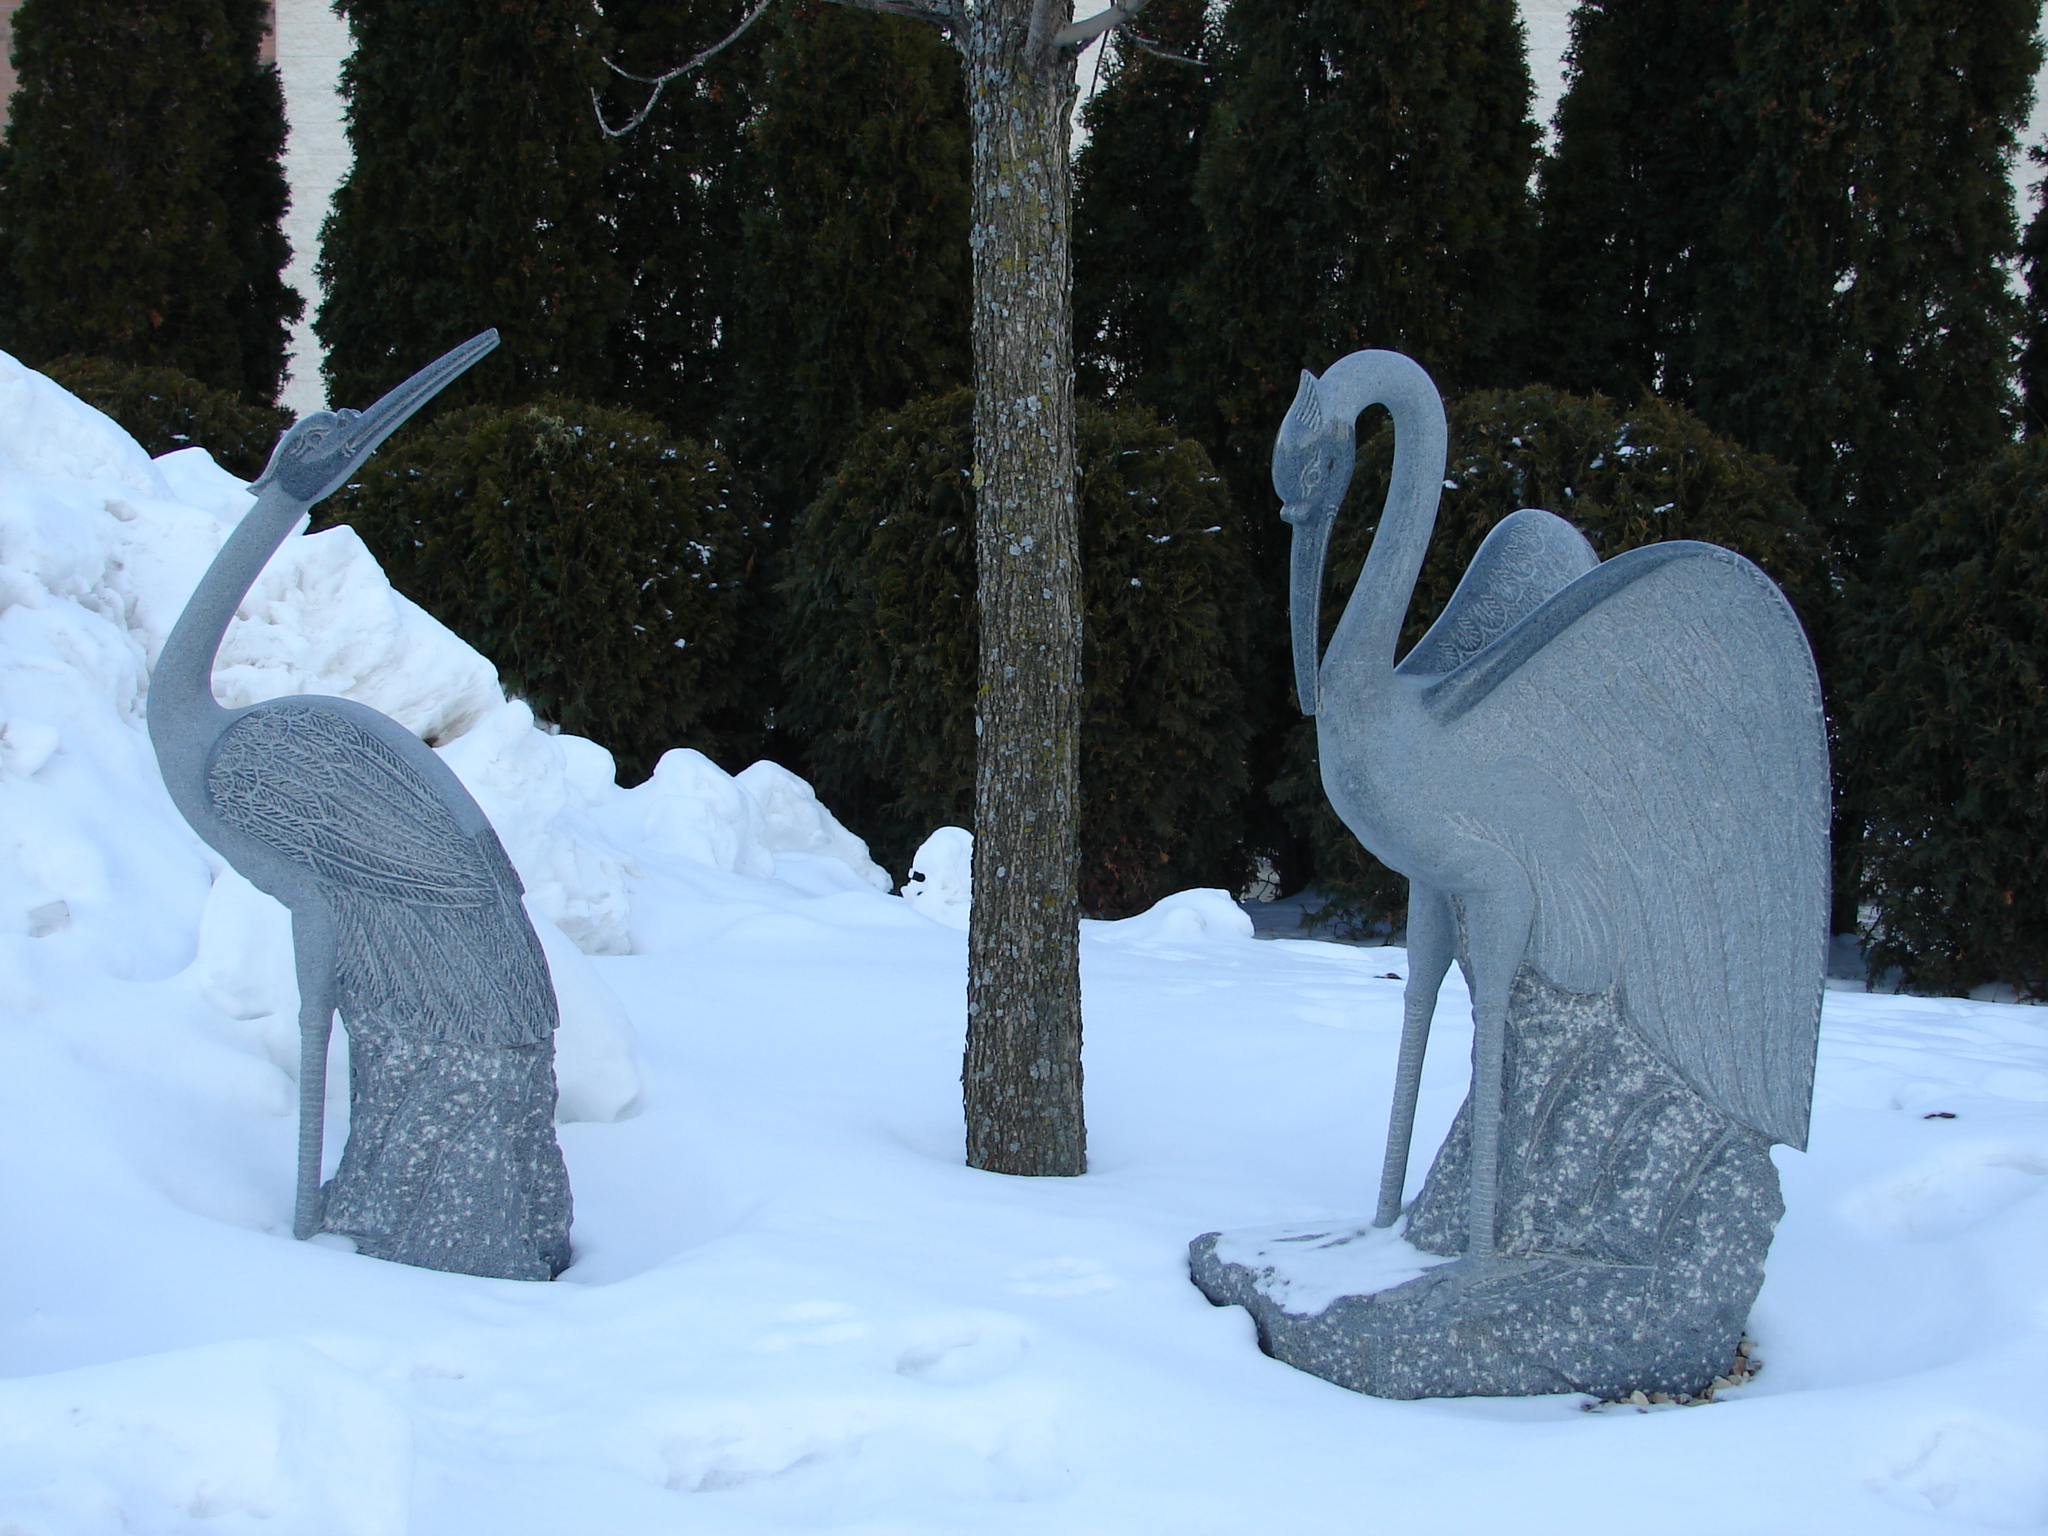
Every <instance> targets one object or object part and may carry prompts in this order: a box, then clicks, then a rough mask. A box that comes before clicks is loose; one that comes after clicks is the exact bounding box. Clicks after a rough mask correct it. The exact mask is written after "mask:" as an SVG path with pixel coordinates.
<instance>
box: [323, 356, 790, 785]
mask: <svg viewBox="0 0 2048 1536" xmlns="http://www.w3.org/2000/svg"><path fill="white" fill-rule="evenodd" d="M735 503H736V495H735V492H734V488H733V478H732V474H731V472H730V470H728V468H727V467H726V465H725V463H724V461H723V460H722V459H720V458H719V456H718V455H717V454H716V453H714V452H713V451H711V450H710V449H708V448H704V447H701V446H699V445H698V444H696V443H692V442H688V441H685V440H677V439H674V438H671V437H670V436H669V435H668V434H667V432H666V431H665V430H664V429H663V428H662V427H661V426H660V424H659V423H657V422H655V421H653V420H652V419H650V418H649V417H646V416H641V415H637V414H635V413H633V412H630V411H618V410H610V409H607V408H605V407H602V406H595V405H589V404H586V403H584V402H581V401H575V400H564V399H560V398H554V397H543V398H542V399H540V400H537V401H534V402H532V403H531V404H528V405H522V406H517V407H512V408H506V407H502V406H491V405H484V406H472V407H470V408H469V409H467V410H461V411H453V412H450V413H449V414H447V415H445V416H441V417H438V418H437V419H435V420H434V421H433V422H431V423H429V424H428V425H426V426H424V427H421V428H419V429H418V430H416V431H411V432H404V433H401V434H399V435H398V436H397V437H395V438H393V439H392V440H391V441H390V442H388V443H386V444H385V445H384V447H383V448H382V449H381V450H380V451H379V452H378V453H377V455H376V456H375V457H374V458H372V459H371V460H370V461H369V463H368V464H367V465H366V466H365V467H364V469H363V471H362V473H361V474H360V475H358V476H357V478H356V479H355V480H354V481H352V482H351V483H350V484H349V485H347V486H346V487H344V488H343V489H342V490H341V491H340V492H338V493H337V494H336V495H335V496H334V497H333V498H332V499H331V500H330V501H329V502H328V503H326V505H325V506H324V507H323V509H322V512H323V522H324V524H333V523H348V524H350V525H351V526H353V527H354V528H355V529H356V531H357V532H358V533H360V534H361V535H362V538H363V542H364V543H366V544H367V545H369V547H370V549H371V551H372V552H373V553H375V555H376V556H377V558H378V559H379V560H380V561H381V562H382V563H383V566H384V569H385V571H386V573H387V574H388V575H389V576H390V577H391V581H392V584H393V585H394V586H396V587H397V588H398V589H399V590H400V591H401V592H403V593H405V594H406V596H408V597H410V598H411V599H412V600H413V601H414V602H417V603H418V604H419V605H420V606H421V607H423V608H425V609H426V610H427V611H428V612H429V613H431V614H433V615H434V616H435V617H436V618H437V619H439V620H440V621H441V622H442V623H444V624H446V625H447V626H448V627H449V628H450V629H452V630H454V631H455V632H456V633H457V634H458V635H460V636H462V638H463V639H465V640H467V641H468V642H469V643H470V644H471V645H473V646H475V647H476V648H477V649H478V650H480V651H482V652H483V653H484V655H486V656H488V657H490V658H491V660H492V661H493V662H495V663H496V664H497V666H498V671H499V675H500V676H501V677H502V678H503V679H504V681H505V686H506V687H507V688H508V689H510V690H512V691H513V692H514V693H517V694H519V695H520V696H522V697H524V698H525V699H526V701H527V702H528V703H529V704H531V705H532V706H533V709H534V712H535V713H536V714H537V715H539V716H541V717H542V718H543V719H546V720H548V721H550V722H552V723H553V724H555V725H558V726H560V727H561V728H562V729H563V730H566V731H570V732H573V733H575V734H576V735H579V736H588V737H590V738H591V739H592V740H594V741H597V742H600V743H602V744H603V745H604V746H606V747H608V748H609V749H610V750H611V751H612V753H613V754H614V756H616V757H617V758H618V760H619V767H620V773H621V777H622V778H625V779H638V778H642V777H644V776H645V775H646V774H647V773H649V772H650V771H652V769H653V767H654V763H655V761H656V760H657V759H658V758H659V757H660V756H661V754H662V753H663V752H664V751H666V750H668V749H669V748H670V747H681V746H694V747H698V748H701V749H705V750H711V749H713V748H715V747H716V746H717V744H718V728H719V723H720V716H721V712H729V711H730V710H731V709H732V708H733V707H735V706H736V705H737V704H738V703H739V702H740V699H741V693H742V690H741V688H740V686H739V683H738V680H737V678H736V676H735V666H734V660H735V658H734V652H735V649H736V643H737V639H738V634H739V613H740V605H741V599H742V588H743V584H744V582H745V580H746V577H747V574H748V573H749V571H750V570H751V568H752V563H753V547H752V543H753V541H752V538H751V534H750V530H749V528H748V525H747V523H746V521H745V519H744V518H743V517H742V515H741V513H740V511H739V510H738V508H737V506H736V504H735Z"/></svg>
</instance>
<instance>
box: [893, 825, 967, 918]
mask: <svg viewBox="0 0 2048 1536" xmlns="http://www.w3.org/2000/svg"><path fill="white" fill-rule="evenodd" d="M902 895H903V899H904V900H905V901H907V902H909V903H910V905H911V908H912V910H914V911H917V912H922V913H923V914H924V915H925V916H926V917H928V918H930V919H931V920H932V921H933V922H935V923H944V924H945V925H946V926H947V927H948V928H959V929H963V930H964V929H965V928H966V927H967V923H968V919H969V918H970V916H972V914H973V911H974V834H973V833H972V832H969V831H968V830H967V829H966V828H964V827H941V828H939V829H938V831H936V832H934V833H933V834H932V835H931V836H930V837H928V838H926V839H925V840H924V841H923V842H922V843H920V844H918V847H917V852H916V853H914V854H912V855H911V859H910V878H909V879H908V880H906V881H904V882H903V891H902Z"/></svg>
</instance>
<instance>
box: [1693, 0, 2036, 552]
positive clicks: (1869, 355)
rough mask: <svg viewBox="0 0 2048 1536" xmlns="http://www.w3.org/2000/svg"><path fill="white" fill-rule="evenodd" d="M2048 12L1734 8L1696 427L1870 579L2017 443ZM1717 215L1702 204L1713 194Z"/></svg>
mask: <svg viewBox="0 0 2048 1536" xmlns="http://www.w3.org/2000/svg"><path fill="white" fill-rule="evenodd" d="M2040 12H2041V7H2040V3H2039V0H1972V3H1971V4H1968V5H1956V4H1954V3H1952V0H1740V3H1738V4H1735V5H1733V6H1732V7H1730V14H1731V25H1732V27H1733V30H1734V53H1733V72H1732V74H1731V75H1730V76H1729V85H1728V87H1727V89H1726V90H1725V91H1723V92H1721V93H1720V94H1719V95H1718V96H1717V98H1716V100H1715V109H1716V110H1717V111H1720V112H1722V113H1724V114H1725V115H1726V116H1727V117H1728V118H1729V119H1730V120H1731V121H1732V123H1733V124H1734V127H1735V133H1736V154H1737V157H1738V161H1739V166H1740V169H1739V173H1738V174H1737V176H1736V177H1735V179H1734V181H1733V182H1732V183H1730V184H1729V186H1728V187H1727V188H1726V189H1725V192H1724V193H1723V195H1722V198H1721V208H1720V219H1719V229H1718V232H1717V235H1716V238H1715V241H1714V247H1713V250H1712V252H1711V254H1710V255H1709V257H1708V259H1707V263H1706V270H1704V271H1703V272H1701V273H1700V274H1699V275H1698V278H1697V280H1696V282H1695V285H1694V289H1693V292H1694V294H1695V295H1696V298H1697V307H1696V315H1695V345H1694V348H1693V359H1692V391H1691V394H1690V395H1689V396H1688V397H1687V403H1688V404H1689V405H1691V407H1692V408H1693V409H1694V410H1696V411H1698V412H1699V415H1700V417H1701V419H1702V420H1704V421H1706V422H1709V423H1710V424H1712V425H1713V427H1714V428H1715V429H1716V430H1717V431H1720V432H1725V433H1727V434H1728V435H1729V436H1730V437H1733V438H1735V439H1736V440H1737V441H1738V442H1741V443H1744V444H1747V445H1748V446H1749V447H1752V448H1755V449H1757V450H1759V451H1761V452H1764V453H1768V454H1770V455H1772V456H1773V457H1774V458H1777V459H1779V460H1780V461H1782V462H1783V463H1785V464H1786V465H1787V466H1789V467H1790V468H1791V470H1792V472H1793V477H1794V478H1793V488H1794V490H1795V492H1796V493H1797V494H1798V495H1799V497H1800V499H1801V500H1802V501H1803V502H1804V503H1805V504H1806V506H1807V507H1808V508H1809V509H1811V511H1812V512H1813V515H1814V516H1815V517H1816V518H1817V519H1818V520H1819V521H1820V522H1821V524H1822V525H1823V526H1824V527H1826V528H1827V530H1828V534H1829V538H1830V540H1831V542H1832V544H1833V548H1834V551H1835V554H1836V557H1837V558H1838V559H1839V560H1841V561H1842V563H1843V565H1844V568H1845V570H1847V571H1849V572H1851V573H1855V572H1856V571H1857V570H1858V567H1859V566H1860V565H1862V564H1863V563H1864V562H1865V561H1867V560H1870V559H1874V558H1875V557H1876V553H1877V551H1878V549H1879V547H1880V546H1881V544H1882V542H1883V539H1884V536H1885V533H1886V530H1888V529H1889V528H1890V527H1891V526H1892V525H1893V524H1894V523H1896V522H1898V521H1899V520H1900V519H1902V518H1904V517H1906V516H1907V515H1909V514H1910V513H1911V512H1912V510H1913V509H1914V508H1915V507H1917V506H1918V505H1920V503H1921V502H1923V501H1925V500H1926V499H1927V498H1928V497H1930V496H1932V495H1934V494H1935V493H1936V492H1938V491H1941V490H1944V489H1946V488H1947V487H1948V486H1949V485H1950V484H1952V483H1953V479H1954V477H1955V476H1956V475H1958V474H1962V475H1967V473H1968V472H1969V467H1970V466H1972V465H1975V464H1979V463H1981V462H1983V460H1984V459H1985V458H1986V457H1987V456H1989V455H1990V454H1992V453H1995V452H1996V451H1997V450H1998V449H1999V448H2000V447H2002V446H2003V445H2004V444H2005V443H2006V442H2007V441H2009V439H2010V436H2011V422H2010V416H2009V413H2010V408H2011V405H2012V400H2011V379H2012V373H2013V365H2014V362H2015V358H2014V355H2013V354H2014V350H2015V349H2014V338H2015V336H2016V335H2017V333H2018V332H2019V330H2020V325H2021V315H2020V304H2019V301H2018V298H2017V296H2016V295H2014V293H2013V292H2012V288H2011V283H2010V278H2009V271H2008V268H2009V264H2010V263H2011V261H2012V259H2013V258H2014V257H2015V256H2016V255H2017V254H2018V246H2019V230H2018V228H2017V227H2016V223H2015V219H2014V213H2013V189H2012V179H2011V164H2012V158H2013V152H2014V150H2015V148H2016V147H2017V144H2018V139H2019V135H2020V133H2021V131H2022V130H2023V128H2024V125H2025V122H2026V111H2027V102H2028V100H2029V98H2030V95H2031V93H2032V90H2033V81H2034V76H2035V73H2036V71H2037V70H2038V69H2039V67H2040V63H2041V50H2040V46H2039V43H2038V42H2037V40H2036V35H2035V32H2036V27H2037V25H2038V23H2039V21H2040ZM1701 190H1702V191H1705V190H1708V189H1701Z"/></svg>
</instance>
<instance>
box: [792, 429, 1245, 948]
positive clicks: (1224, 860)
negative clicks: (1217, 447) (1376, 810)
mask: <svg viewBox="0 0 2048 1536" xmlns="http://www.w3.org/2000/svg"><path fill="white" fill-rule="evenodd" d="M972 418H973V395H972V392H971V391H968V390H959V391H956V392H954V393H951V394H947V395H941V396H938V397H936V398H934V399H930V400H923V401H919V402H917V403H915V404H913V405H911V406H910V407H909V408H907V409H905V410H903V411H901V412H899V413H897V414H896V415H893V416H890V417H886V418H883V419H881V420H879V421H877V422H875V423H874V424H873V425H872V426H871V427H870V428H869V429H868V430H867V431H866V432H864V433H862V434H861V436H860V437H858V438H857V439H855V441H854V442H853V444H852V446H851V447H850V448H849V449H848V451H847V454H846V457H845V458H844V459H843V460H842V461H841V463H840V466H839V470H838V473H837V474H836V475H835V476H834V478H833V479H832V481H831V482H830V484H828V485H827V487H826V489H825V494H824V495H822V496H821V497H819V498H818V500H817V501H816V502H814V503H813V504H812V505H811V507H810V508H809V509H808V510H807V511H806V512H805V513H804V515H803V517H802V519H801V520H800V521H799V523H798V526H797V530H796V537H795V541H794V544H793V546H792V549H791V554H790V575H789V577H788V579H787V581H786V582H785V583H784V586H783V598H784V605H785V606H784V619H783V630H782V636H781V650H782V655H783V658H784V662H783V665H784V673H785V676H786V677H787V678H788V681H789V686H790V702H789V704H788V705H787V706H786V708H785V711H784V713H785V716H786V723H788V724H789V725H791V726H793V727H795V729H796V730H797V731H798V732H799V733H800V734H801V735H803V736H804V737H806V738H807V739H808V744H809V753H808V756H807V758H806V763H807V766H808V768H809V771H810V773H811V776H812V779H813V781H814V782H815V783H816V784H817V785H818V788H819V790H820V792H821V793H823V794H824V795H825V797H826V798H827V799H829V800H830V801H832V803H833V805H834V807H835V809H839V810H840V811H841V814H842V815H844V816H846V818H847V819H848V820H849V821H851V822H852V823H853V824H854V825H855V826H856V827H857V828H858V829H859V830H860V831H861V832H862V834H863V835H865V836H866V837H867V838H868V839H869V844H870V846H871V847H872V848H873V849H874V851H875V855H876V857H877V858H878V859H880V860H881V861H882V862H883V863H884V864H885V865H887V866H888V867H890V868H892V869H897V870H901V869H903V868H904V867H905V865H906V863H907V861H908V859H909V856H910V854H911V852H912V851H913V850H914V849H915V848H916V846H917V843H918V842H919V840H921V839H922V838H923V837H924V836H925V835H926V834H927V833H929V832H930V831H931V830H932V829H933V828H935V827H938V826H941V825H944V824H947V823H952V824H957V825H960V826H967V825H969V824H970V820H971V813H972V807H973V799H974V795H973V787H974V689H975V624H976V609H975V597H974V592H975V570H974V491H973V486H972V483H971V474H972V465H973V419H972ZM1079 429H1080V444H1079V449H1080V464H1081V552H1082V571H1083V577H1082V580H1083V583H1084V591H1083V602H1084V605H1085V632H1084V639H1083V649H1082V676H1083V686H1084V689H1085V698H1084V701H1083V706H1082V710H1083V712H1082V727H1081V832H1080V836H1081V871H1082V873H1081V905H1082V908H1083V910H1084V911H1087V912H1089V913H1099V914H1103V915H1108V916H1122V915H1124V914H1126V913H1129V912H1133V911H1137V910H1140V909H1142V908H1144V907H1146V906H1148V905H1149V904H1150V903H1151V902H1153V901H1155V900H1157V899H1158V898H1159V897H1160V896H1162V895H1165V894H1167V893H1168V892H1171V891H1174V890H1178V889H1182V888H1184V887H1187V886H1192V885H1229V884H1233V883H1235V882H1236V881H1237V880H1238V879H1239V878H1240V877H1241V874H1242V855H1241V853H1240V852H1239V843H1240V841H1241V839H1242V825H1243V824H1242V805H1243V799H1244V791H1245V764H1244V747H1245V743H1246V739H1247V736H1248V734H1249V732H1248V726H1247V723H1246V710H1245V700H1244V697H1243V694H1242V689H1241V685H1240V683H1239V681H1238V676H1239V674H1238V671H1237V670H1236V668H1237V663H1238V661H1239V657H1240V655H1241V653H1242V650H1243V646H1244V641H1245V632H1244V624H1245V599H1246V585H1245V573H1244V558H1243V546H1242V545H1241V544H1240V542H1239V541H1238V539H1237V537H1236V535H1235V533H1234V532H1233V531H1232V523H1233V519H1232V518H1231V517H1230V515H1229V505H1228V503H1227V502H1226V500H1225V498H1224V492H1223V487H1222V484H1221V482H1220V481H1219V480H1218V478H1217V476H1216V473H1215V470H1214V469H1213V468H1212V467H1211V466H1210V463H1209V460H1208V457H1207V455H1205V454H1204V453H1203V452H1202V450H1201V448H1200V447H1199V446H1197V445H1196V444H1194V443H1192V442H1188V441H1186V440H1184V439H1180V438H1178V437H1177V436H1176V434H1175V433H1174V432H1172V431H1171V430H1170V429H1168V428H1166V427H1164V426H1161V425H1160V424H1159V423H1158V422H1157V421H1156V420H1155V419H1154V418H1153V417H1152V416H1151V414H1150V413H1149V412H1146V411H1142V410H1137V409H1125V410H1119V411H1105V410H1103V409H1101V408H1099V407H1096V406H1093V405H1090V404H1089V403H1088V402H1086V401H1083V402H1081V404H1080V420H1079Z"/></svg>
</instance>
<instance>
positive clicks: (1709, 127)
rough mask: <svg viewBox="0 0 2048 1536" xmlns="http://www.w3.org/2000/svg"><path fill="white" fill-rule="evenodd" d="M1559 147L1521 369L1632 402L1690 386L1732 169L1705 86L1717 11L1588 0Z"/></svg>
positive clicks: (1717, 40)
mask: <svg viewBox="0 0 2048 1536" xmlns="http://www.w3.org/2000/svg"><path fill="white" fill-rule="evenodd" d="M1571 39H1572V40H1571V51H1570V53H1569V55H1568V59H1569V63H1570V66H1571V79H1570V84H1569V87H1568V88H1567V89H1566V91H1565V93H1564V99H1563V100H1562V101H1561V102H1560V103H1559V104H1558V112H1557V129H1558V132H1557V146H1556V149H1555V150H1554V151H1553V152H1552V153H1551V154H1549V155H1546V156H1545V157H1544V159H1543V163H1542V165H1541V167H1540V170H1539V180H1538V192H1537V210H1538V217H1539V220H1540V222H1541V225H1542V228H1541V232H1540V235H1539V238H1538V242H1537V288H1536V298H1537V313H1538V314H1539V315H1540V316H1541V317H1542V318H1541V320H1540V322H1539V324H1538V325H1537V326H1536V327H1535V329H1534V330H1533V332H1532V334H1531V336H1530V338H1529V340H1530V346H1529V353H1528V358H1527V363H1528V369H1529V372H1528V376H1529V377H1530V378H1534V379H1541V380H1543V381H1544V382H1546V383H1550V384H1555V385H1557V386H1558V387H1559V388H1561V389H1570V390H1577V391H1582V392H1588V393H1590V392H1593V391H1599V392H1601V393H1604V394H1608V395H1612V396H1614V397H1616V398H1618V399H1625V400H1632V399H1634V398H1635V397H1636V396H1637V395H1639V394H1641V393H1643V392H1644V391H1645V390H1648V389H1653V388H1654V389H1658V390H1660V391H1661V392H1662V393H1663V394H1664V396H1665V397H1666V398H1667V399H1680V400H1682V399H1685V398H1687V397H1688V396H1689V393H1690V390H1691V386H1692V329H1693V318H1694V315H1695V314H1696V313H1697V311H1698V307H1699V305H1698V295H1697V291H1696V287H1697V284H1698V283H1699V282H1700V281H1701V280H1702V277H1703V272H1702V268H1703V267H1704V266H1705V265H1706V264H1707V262H1708V259H1709V255H1710V252H1711V249H1712V246H1713V239H1714V235H1715V231H1716V229H1717V227H1718V224H1719V219H1720V210H1721V200H1722V196H1723V193H1724V190H1725V188H1726V187H1727V185H1728V183H1729V182H1730V180H1732V179H1733V177H1734V175H1735V172H1736V169H1737V167H1736V165H1735V163H1734V161H1735V142H1734V138H1733V136H1732V134H1731V132H1730V125H1729V124H1728V123H1727V122H1726V121H1725V114H1723V113H1722V112H1720V111H1719V110H1718V109H1717V106H1716V93H1717V92H1720V91H1723V90H1725V89H1726V87H1727V78H1728V75H1729V72H1730V71H1731V69H1732V68H1733V53H1734V42H1735V39H1734V32H1733V28H1732V26H1731V24H1730V14H1729V9H1728V7H1726V6H1725V5H1718V4H1701V3H1700V0H1584V3H1582V4H1581V5H1579V6H1578V8H1577V9H1576V10H1574V11H1573V12H1572V19H1571Z"/></svg>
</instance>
